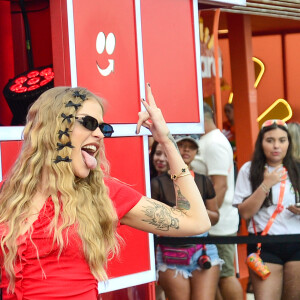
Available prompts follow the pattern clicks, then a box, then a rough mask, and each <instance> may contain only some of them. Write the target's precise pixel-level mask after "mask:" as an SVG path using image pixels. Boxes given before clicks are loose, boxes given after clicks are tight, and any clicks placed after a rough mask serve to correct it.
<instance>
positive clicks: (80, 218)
mask: <svg viewBox="0 0 300 300" xmlns="http://www.w3.org/2000/svg"><path fill="white" fill-rule="evenodd" d="M84 95H85V96H84ZM84 98H86V99H84ZM91 98H93V99H96V100H97V101H98V102H99V104H100V105H101V106H102V107H103V100H102V99H101V98H99V97H97V96H96V95H94V94H92V93H91V92H89V91H88V90H86V89H83V88H68V87H55V88H52V89H50V90H48V91H46V92H45V93H43V94H42V95H41V96H40V97H39V99H38V100H37V101H36V102H35V103H34V104H33V105H32V107H31V108H30V110H29V112H28V115H27V123H26V126H25V128H24V133H23V134H24V142H23V146H22V150H21V153H20V155H19V157H18V159H17V160H16V162H15V164H14V166H13V168H12V169H11V171H10V173H9V174H8V176H7V178H6V181H5V183H4V185H3V188H2V191H1V193H0V224H1V226H2V228H3V227H5V228H6V230H5V233H4V234H3V235H2V236H1V248H2V252H3V255H4V267H5V272H6V274H7V276H8V278H9V289H10V290H13V289H14V286H15V272H14V264H15V261H16V258H17V257H16V256H17V250H18V246H17V243H16V240H17V238H18V234H19V232H20V229H21V227H22V224H24V222H25V220H26V218H27V217H28V216H29V211H30V208H31V205H32V202H31V199H32V197H33V196H34V194H35V193H36V191H37V186H38V184H39V182H41V180H42V171H43V174H47V176H48V178H47V181H46V182H47V183H48V186H47V187H46V188H47V190H48V191H49V195H51V197H52V201H53V203H54V210H55V214H54V218H53V220H52V222H51V226H50V230H53V233H54V240H53V242H57V243H58V245H59V247H60V253H61V251H62V250H63V247H64V246H65V245H66V244H67V243H68V242H67V240H64V239H63V234H62V233H63V231H65V230H67V229H68V228H69V227H70V226H71V225H73V224H75V225H78V234H79V236H80V238H81V240H82V244H83V251H84V255H85V259H86V261H87V262H88V264H89V266H90V270H91V272H92V274H93V275H94V276H95V278H96V279H98V280H105V279H106V278H107V275H106V272H105V267H106V262H107V257H108V255H109V254H111V253H112V254H114V253H115V252H116V251H117V249H118V235H117V234H116V226H117V215H116V212H115V210H114V207H113V204H112V202H111V200H110V199H109V196H108V189H107V187H106V185H105V184H104V181H103V178H104V176H106V175H108V173H109V165H108V162H107V160H106V157H105V152H104V144H103V140H102V141H101V147H100V152H99V155H98V156H97V158H96V159H97V161H98V165H97V168H96V169H95V170H91V171H90V174H89V175H88V177H87V178H84V179H82V178H77V177H75V175H74V173H73V171H72V167H71V163H69V162H64V161H63V162H59V163H55V159H56V158H57V156H58V155H59V156H61V157H67V156H68V157H71V151H72V149H71V148H69V147H64V148H63V149H62V150H60V151H59V153H58V150H57V143H58V142H60V143H67V142H69V141H70V134H71V133H70V131H72V128H73V126H74V121H75V115H76V110H77V109H75V106H76V105H79V104H80V105H81V104H82V103H83V100H84V101H89V99H91ZM70 100H71V101H72V103H73V104H75V106H72V105H71V106H68V105H66V104H67V103H68V102H69V101H70ZM71 115H72V117H70V118H68V119H65V118H64V117H63V116H71ZM63 131H65V132H66V133H65V134H62V132H63ZM58 192H59V195H58ZM62 207H63V209H62ZM60 217H61V220H62V222H58V221H59V218H60Z"/></svg>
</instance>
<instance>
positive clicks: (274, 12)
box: [198, 0, 300, 35]
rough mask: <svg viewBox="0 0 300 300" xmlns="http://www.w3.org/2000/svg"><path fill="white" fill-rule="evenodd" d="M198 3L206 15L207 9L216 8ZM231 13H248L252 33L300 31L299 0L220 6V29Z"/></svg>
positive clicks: (261, 0) (253, 0)
mask: <svg viewBox="0 0 300 300" xmlns="http://www.w3.org/2000/svg"><path fill="white" fill-rule="evenodd" d="M198 3H199V9H200V10H201V13H203V14H204V15H206V16H209V15H210V13H209V10H210V11H211V10H212V9H215V8H217V6H216V5H208V4H207V2H206V3H203V1H201V0H199V1H198ZM231 14H245V15H250V16H251V26H252V34H253V35H265V34H283V33H293V32H295V33H296V32H297V33H299V32H300V0H247V1H246V6H227V7H222V8H221V14H220V20H219V29H220V30H226V29H227V18H230V15H231ZM211 15H213V14H211ZM206 20H207V18H206Z"/></svg>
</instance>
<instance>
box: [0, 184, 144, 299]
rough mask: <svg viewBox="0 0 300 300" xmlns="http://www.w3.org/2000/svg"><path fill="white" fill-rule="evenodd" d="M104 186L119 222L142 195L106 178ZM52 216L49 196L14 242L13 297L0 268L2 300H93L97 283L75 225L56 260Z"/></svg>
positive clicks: (52, 211) (95, 295)
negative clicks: (8, 290)
mask: <svg viewBox="0 0 300 300" xmlns="http://www.w3.org/2000/svg"><path fill="white" fill-rule="evenodd" d="M105 183H106V185H107V186H108V187H109V195H110V199H111V200H112V201H113V204H114V206H115V208H116V212H117V215H118V218H119V220H120V219H121V218H122V217H123V216H124V215H125V214H126V213H127V212H128V211H129V210H131V208H133V207H134V206H135V205H136V204H137V203H138V201H139V200H140V199H141V197H142V194H140V193H139V192H137V191H135V190H133V189H132V188H130V187H128V186H126V185H124V184H121V183H119V182H117V181H115V180H111V179H109V180H106V181H105ZM53 217H54V204H53V202H52V200H51V197H49V198H48V199H47V201H46V202H45V204H44V206H43V208H42V209H41V211H40V213H39V216H38V219H37V220H36V221H35V222H34V223H33V226H32V230H29V231H28V232H26V233H25V234H24V235H21V236H20V237H19V238H18V240H17V243H18V246H19V247H18V252H17V258H16V265H15V273H16V284H15V291H14V294H11V293H9V294H8V293H7V286H8V279H7V278H6V275H5V270H4V268H3V267H2V268H1V269H2V282H1V285H0V287H1V288H2V293H3V300H10V299H13V300H21V299H22V300H41V299H43V300H52V299H53V300H54V299H56V300H57V299H70V300H71V299H72V300H92V299H97V295H98V283H97V280H96V279H95V278H94V276H93V275H92V273H91V271H90V268H89V265H88V264H87V262H86V261H85V258H84V253H83V249H82V242H81V239H80V238H79V236H78V234H77V231H76V225H74V226H72V227H71V228H70V230H69V232H68V245H66V244H65V247H64V249H63V251H62V253H61V255H60V257H59V259H58V251H59V246H58V245H57V244H56V243H54V244H53V235H51V234H49V224H50V222H51V220H52V218H53ZM37 249H38V252H37ZM37 254H38V255H39V259H38V258H37Z"/></svg>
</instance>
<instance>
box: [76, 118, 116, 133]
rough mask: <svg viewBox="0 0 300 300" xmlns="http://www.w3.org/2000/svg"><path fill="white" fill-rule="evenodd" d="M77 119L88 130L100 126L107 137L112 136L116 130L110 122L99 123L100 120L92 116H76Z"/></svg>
mask: <svg viewBox="0 0 300 300" xmlns="http://www.w3.org/2000/svg"><path fill="white" fill-rule="evenodd" d="M75 119H76V120H78V122H79V123H80V124H81V125H82V126H83V127H85V128H86V129H88V130H91V131H94V130H96V129H97V127H99V128H100V130H101V132H102V133H103V135H104V136H105V137H111V135H112V134H113V132H114V129H113V127H112V126H111V125H110V124H107V123H98V121H97V120H96V119H95V118H93V117H91V116H85V117H75Z"/></svg>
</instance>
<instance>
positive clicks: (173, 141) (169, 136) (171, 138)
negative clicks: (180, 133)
mask: <svg viewBox="0 0 300 300" xmlns="http://www.w3.org/2000/svg"><path fill="white" fill-rule="evenodd" d="M168 138H169V139H170V140H171V142H172V143H173V144H174V146H175V148H176V149H177V151H178V153H180V152H179V149H178V146H177V143H176V142H175V140H174V138H173V136H172V134H171V133H170V131H169V132H168Z"/></svg>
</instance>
